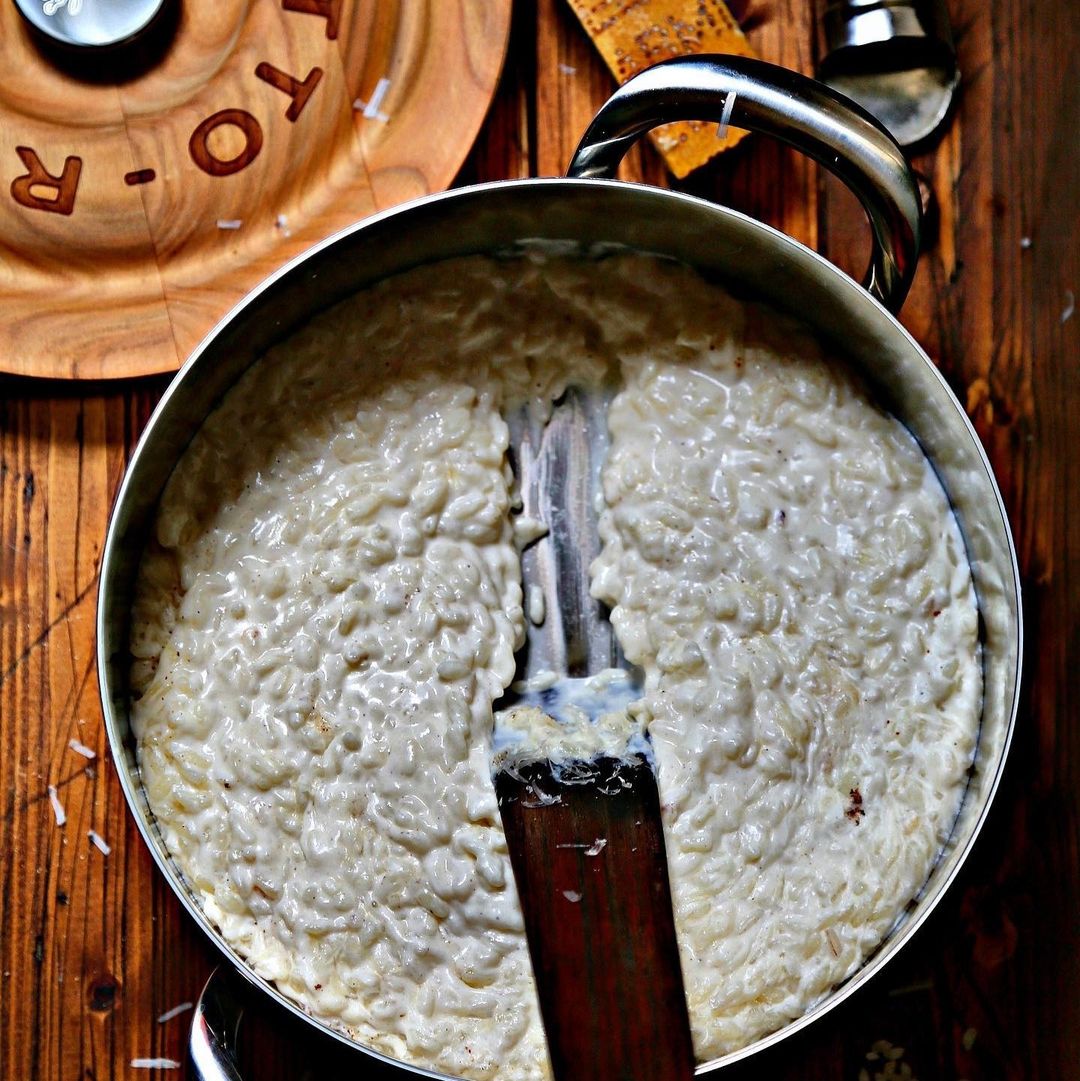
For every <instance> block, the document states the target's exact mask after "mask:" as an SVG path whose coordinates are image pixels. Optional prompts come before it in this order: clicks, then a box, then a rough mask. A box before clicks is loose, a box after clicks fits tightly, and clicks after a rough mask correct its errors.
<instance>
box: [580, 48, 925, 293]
mask: <svg viewBox="0 0 1080 1081" xmlns="http://www.w3.org/2000/svg"><path fill="white" fill-rule="evenodd" d="M673 120H711V121H714V122H715V123H717V124H720V125H721V126H724V125H727V124H730V125H731V126H732V127H736V128H746V129H747V130H748V131H759V132H763V133H765V134H767V135H772V136H774V137H775V138H777V139H780V140H782V141H783V142H785V143H788V144H789V145H791V146H793V147H795V148H796V149H797V150H801V151H802V152H803V153H805V154H807V155H809V156H810V157H812V158H813V159H814V160H815V161H817V162H819V163H820V164H821V165H823V166H824V167H825V168H826V169H828V170H829V171H830V172H832V173H835V174H836V176H838V177H839V178H840V179H841V180H842V181H843V182H844V183H845V184H847V186H848V187H849V188H850V189H851V190H852V192H854V193H855V195H856V197H857V198H858V200H859V202H860V203H862V205H863V209H864V210H865V211H866V216H867V217H868V218H869V219H870V229H871V232H872V234H873V249H872V251H871V255H870V266H869V268H868V269H867V272H866V276H865V278H864V279H863V284H864V285H865V286H866V288H867V290H869V292H870V293H871V294H872V295H873V296H875V297H876V298H877V299H878V300H880V301H881V303H882V304H884V305H885V307H886V308H888V309H889V311H892V312H896V311H899V310H900V305H901V304H903V302H904V298H905V297H906V296H907V293H908V289H909V288H910V287H911V279H912V278H913V277H914V274H915V264H916V261H917V259H918V254H919V223H920V204H919V190H918V185H917V184H916V182H915V178H914V176H913V175H912V172H911V169H910V167H909V166H908V163H907V160H906V159H905V158H904V155H903V153H902V152H901V151H900V148H899V147H898V146H897V145H896V143H895V142H894V141H893V139H892V137H891V136H890V135H889V133H888V132H887V131H886V130H885V129H884V128H883V127H882V126H881V125H880V124H879V123H878V122H877V121H876V120H875V119H874V118H873V117H872V116H870V114H869V113H867V112H865V111H864V110H863V109H862V108H861V107H859V106H858V105H855V104H854V103H853V102H851V101H850V100H848V99H847V98H844V97H841V95H839V94H837V93H836V92H835V91H833V90H830V89H829V88H828V87H825V86H822V84H821V83H817V82H814V80H813V79H808V78H806V76H804V75H799V74H798V73H797V72H794V71H787V70H786V69H784V68H778V67H776V66H775V65H773V64H766V63H764V62H763V61H761V60H754V59H751V58H750V57H745V56H678V57H675V58H674V59H672V60H666V61H664V62H663V63H661V64H656V65H654V66H653V67H651V68H647V69H646V70H645V71H643V72H641V73H640V74H639V75H636V76H635V77H634V78H633V79H630V80H629V81H628V82H626V83H624V84H623V85H622V86H621V87H619V89H618V90H616V91H615V93H614V94H612V95H611V97H610V98H608V100H607V102H605V104H604V105H602V106H601V108H600V111H599V112H598V113H597V114H596V117H595V119H594V120H593V122H592V123H591V124H590V125H589V128H588V130H587V131H586V132H585V134H584V136H582V139H581V144H580V145H579V146H578V148H577V151H576V152H575V154H574V158H573V160H572V161H571V162H570V168H569V169H568V170H567V175H568V176H573V177H614V176H615V173H616V170H617V169H618V165H619V162H620V161H622V159H623V157H624V156H625V154H626V152H627V151H628V150H629V149H630V147H631V146H633V144H634V143H635V142H636V141H637V140H638V139H640V138H641V136H642V135H644V134H645V133H646V132H647V131H649V130H650V129H651V128H655V127H656V126H657V125H659V124H666V123H670V122H671V121H673Z"/></svg>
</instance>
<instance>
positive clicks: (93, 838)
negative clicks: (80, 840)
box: [86, 830, 112, 856]
mask: <svg viewBox="0 0 1080 1081" xmlns="http://www.w3.org/2000/svg"><path fill="white" fill-rule="evenodd" d="M86 836H87V837H89V838H90V842H91V844H93V846H94V847H95V848H96V849H97V850H98V851H99V852H100V853H101V854H102V855H103V856H107V855H108V854H109V853H110V852H111V851H112V848H110V847H109V845H108V844H107V843H106V841H105V838H104V837H102V836H101V834H100V833H98V832H97V830H90V831H89V832H88V833H87V835H86Z"/></svg>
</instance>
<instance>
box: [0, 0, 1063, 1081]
mask: <svg viewBox="0 0 1080 1081" xmlns="http://www.w3.org/2000/svg"><path fill="white" fill-rule="evenodd" d="M821 3H822V0H818V6H819V7H820V6H821ZM950 6H951V10H952V17H953V23H954V26H955V29H956V31H957V38H958V50H959V57H960V66H961V69H962V71H963V75H964V83H963V91H962V97H961V101H960V106H959V110H958V114H957V116H956V119H955V120H954V122H953V123H952V124H951V126H950V128H949V130H948V132H947V134H946V135H945V137H944V139H943V141H942V142H941V143H940V145H939V146H938V147H937V149H936V150H935V151H934V152H933V153H930V154H928V155H926V156H925V157H923V158H921V159H919V161H918V163H917V164H918V165H919V167H920V168H921V169H922V170H923V171H924V172H925V173H926V174H927V175H928V176H929V177H930V179H931V182H932V185H933V188H934V191H935V192H936V195H937V198H938V201H939V205H940V227H939V230H938V235H937V238H936V240H935V241H934V242H933V244H932V246H931V248H930V250H929V251H928V252H927V253H926V254H925V256H924V257H923V260H922V265H921V267H920V269H919V274H918V278H917V280H916V284H915V288H914V291H913V293H912V296H911V299H910V300H909V301H908V303H907V306H906V308H905V309H904V313H903V318H904V321H905V323H906V324H907V326H908V327H909V328H910V329H911V331H912V332H913V333H914V335H915V336H916V338H918V339H919V340H920V342H922V344H923V345H924V346H925V348H926V349H927V351H928V352H929V353H930V355H931V356H932V357H933V358H934V359H935V360H937V361H938V362H939V363H940V365H941V367H942V370H943V371H944V372H945V374H946V375H947V377H948V378H949V380H950V381H951V383H952V385H953V387H954V388H955V389H956V391H957V393H958V395H959V397H960V399H961V401H965V402H966V403H967V407H968V410H969V412H970V414H971V416H972V418H973V420H974V422H975V424H976V427H977V428H978V430H979V433H980V435H981V436H982V439H983V441H984V442H985V444H986V446H987V449H988V451H989V453H990V456H991V458H992V459H993V462H994V466H995V469H996V470H997V475H998V477H999V479H1000V482H1001V486H1002V489H1003V492H1004V496H1005V501H1006V503H1007V504H1008V507H1009V510H1010V512H1011V516H1012V521H1013V526H1014V529H1015V531H1016V540H1017V545H1018V549H1019V553H1020V561H1021V566H1022V569H1023V574H1024V587H1025V602H1026V603H1025V607H1026V618H1027V656H1028V664H1027V672H1026V689H1025V695H1024V702H1023V706H1022V708H1021V712H1020V719H1019V723H1018V727H1017V732H1016V738H1015V740H1014V743H1013V751H1012V756H1011V760H1010V763H1009V768H1008V770H1007V774H1006V778H1005V783H1004V785H1003V787H1002V789H1001V791H1000V792H999V794H998V797H997V803H996V805H995V808H994V810H993V813H992V815H991V818H990V821H989V823H988V825H987V828H986V829H985V830H984V832H983V835H982V838H981V840H980V841H979V843H978V846H977V849H976V851H975V853H974V856H973V858H972V859H971V860H970V861H969V863H968V865H967V867H966V869H965V870H964V872H963V874H962V875H961V877H960V879H959V881H958V882H957V883H956V885H955V887H954V888H953V890H952V891H951V892H950V895H949V896H948V898H947V899H946V900H945V901H944V902H943V903H942V904H941V905H940V907H939V908H938V909H937V910H936V911H935V913H934V914H933V916H932V917H931V919H930V920H929V921H928V923H927V926H926V927H925V928H924V929H923V930H922V931H921V932H920V933H919V935H918V936H917V938H916V940H915V941H914V942H913V943H912V944H911V945H910V947H909V948H908V949H907V950H906V951H905V952H904V953H903V954H902V955H901V957H900V958H899V959H898V960H897V961H896V962H895V963H894V964H893V965H891V966H890V967H889V968H888V969H886V971H885V972H884V973H883V974H882V976H881V977H880V979H878V980H877V981H876V982H874V983H873V984H872V985H871V986H870V987H869V988H867V989H866V990H865V991H863V992H862V993H860V994H859V995H857V996H856V997H855V998H854V1000H853V1001H851V1002H849V1003H847V1004H845V1005H844V1006H843V1007H841V1008H840V1009H838V1010H836V1011H834V1012H833V1013H832V1014H831V1015H829V1016H828V1017H827V1018H825V1019H824V1020H822V1021H820V1022H818V1023H817V1024H816V1025H813V1026H811V1027H810V1029H809V1030H808V1031H807V1032H806V1033H805V1034H802V1035H800V1036H798V1037H796V1038H795V1039H792V1040H789V1041H786V1042H785V1043H784V1044H783V1045H782V1046H781V1048H780V1049H778V1050H777V1051H776V1052H775V1053H772V1054H770V1055H768V1056H766V1057H764V1058H762V1059H757V1060H755V1061H754V1064H753V1066H752V1067H746V1068H736V1069H732V1070H731V1071H730V1073H729V1074H727V1075H725V1076H730V1077H736V1078H737V1077H742V1076H745V1077H748V1078H749V1077H752V1076H753V1077H756V1076H769V1077H776V1078H800V1079H802V1078H806V1079H809V1078H822V1079H824V1078H829V1079H831V1081H840V1079H843V1081H857V1079H859V1078H862V1077H866V1078H867V1079H869V1081H872V1079H873V1078H874V1077H875V1076H876V1075H879V1074H882V1075H884V1076H886V1077H917V1078H919V1079H922V1081H926V1079H927V1078H941V1079H958V1078H968V1079H970V1081H982V1079H993V1078H1050V1079H1064V1078H1068V1077H1076V1076H1077V1074H1078V1072H1080V1051H1078V1049H1077V1046H1076V1040H1077V1038H1078V1037H1080V995H1078V992H1077V987H1078V985H1080V953H1078V945H1080V927H1078V911H1080V897H1078V890H1077V884H1078V881H1080V868H1078V859H1077V837H1078V833H1080V820H1078V810H1080V795H1078V793H1080V720H1078V717H1077V712H1076V699H1077V680H1076V672H1077V669H1078V668H1080V633H1078V632H1077V626H1076V624H1075V623H1074V621H1073V618H1072V612H1073V610H1074V608H1075V606H1076V602H1077V599H1078V598H1080V496H1078V495H1077V494H1076V493H1074V491H1073V487H1072V485H1070V473H1069V462H1070V459H1071V452H1070V451H1069V449H1068V448H1069V446H1070V445H1073V444H1074V443H1075V440H1076V426H1077V420H1078V418H1080V350H1078V336H1080V318H1077V317H1072V316H1071V313H1072V298H1073V294H1074V293H1075V292H1076V291H1078V290H1080V230H1078V228H1077V223H1078V217H1080V215H1078V211H1077V195H1078V192H1080V185H1078V179H1080V177H1078V172H1080V143H1078V125H1080V82H1078V81H1077V79H1076V77H1075V74H1073V75H1070V74H1069V71H1070V69H1072V70H1073V71H1074V72H1075V62H1076V56H1077V52H1078V50H1080V20H1078V17H1077V9H1076V6H1075V5H1074V4H1073V3H1072V0H1053V2H1050V0H1048V2H1046V3H1042V4H1039V5H1037V6H1035V5H1027V4H1020V3H1019V2H1017V0H953V2H952V3H951V5H950ZM812 7H813V5H812V4H806V3H804V2H803V0H769V2H768V3H765V2H758V0H754V2H752V3H751V4H749V5H747V4H745V3H744V4H741V5H740V8H741V9H742V10H741V12H740V14H741V15H742V17H743V18H744V19H745V20H746V22H747V25H748V26H749V27H751V28H752V29H751V32H752V36H753V40H754V42H755V44H756V45H757V47H758V49H759V51H760V53H761V55H762V56H763V57H764V58H766V59H768V60H772V61H776V62H778V63H782V64H786V65H788V66H790V67H795V68H799V69H802V70H804V71H810V70H811V69H812V67H813V61H814V49H813V46H812V44H811V43H812V41H813V28H814V25H815V23H814V18H813V14H812V13H811V12H809V11H808V10H807V9H808V8H812ZM610 89H611V82H610V79H609V77H608V75H607V73H606V70H605V69H604V68H603V67H602V65H601V64H600V63H599V61H598V59H597V58H596V56H595V55H594V52H593V50H592V47H591V45H590V44H589V42H588V41H587V39H586V38H585V37H584V35H583V34H582V32H581V30H580V28H579V27H578V25H577V24H576V22H575V21H574V19H573V17H572V16H571V15H570V14H569V10H568V9H567V8H566V7H565V6H564V4H563V2H562V0H518V2H517V6H516V10H515V17H514V28H513V34H512V41H511V51H510V56H509V59H508V62H507V65H506V71H505V75H504V78H503V81H502V85H501V88H500V91H499V94H498V98H497V101H496V104H495V106H494V109H493V111H492V113H491V116H490V118H489V119H488V122H487V123H486V125H485V128H484V130H483V133H482V135H481V138H480V140H479V142H478V144H477V146H476V147H475V149H474V151H473V153H472V155H471V158H470V159H469V162H468V165H467V166H466V168H465V169H464V171H463V173H462V176H461V178H460V179H461V182H462V183H466V182H470V181H474V180H489V179H496V178H502V177H517V176H528V175H533V174H542V175H546V174H557V173H559V172H560V171H561V170H562V168H563V167H564V166H565V163H566V162H567V160H568V158H569V156H570V153H571V151H572V149H573V146H574V144H575V142H576V139H577V136H578V134H579V133H580V132H581V131H582V130H583V128H584V126H585V124H586V122H587V121H588V120H589V118H590V117H591V115H592V113H593V111H594V109H595V108H596V106H597V105H598V104H599V103H600V102H601V101H602V100H603V99H604V97H605V96H606V95H607V94H608V93H609V91H610ZM627 175H628V176H630V177H631V178H635V179H641V178H644V179H646V180H648V181H650V182H653V183H665V182H666V180H665V176H664V173H663V170H662V168H661V166H660V165H659V164H658V162H657V160H656V159H655V157H654V156H653V155H652V153H651V151H649V152H647V153H646V152H641V153H637V154H635V155H634V156H633V157H632V159H631V161H630V163H629V166H628V173H627ZM682 186H683V187H684V188H685V189H686V190H689V191H693V192H696V193H699V194H704V195H707V196H709V197H711V198H716V199H719V200H723V201H726V202H728V203H730V204H731V205H733V206H736V207H738V208H740V209H743V210H746V211H748V212H749V213H751V214H754V215H757V216H759V217H761V218H762V219H764V220H766V221H768V222H770V223H772V224H774V225H776V226H779V227H780V228H782V229H784V230H786V231H787V232H789V233H791V234H792V235H793V236H795V237H797V238H799V239H800V240H802V241H805V242H806V243H808V244H810V245H811V246H815V247H817V248H819V249H820V250H822V251H824V252H826V253H827V254H828V255H829V256H830V257H832V258H833V259H835V260H836V261H837V262H839V263H840V264H841V265H842V266H844V267H845V268H850V269H854V270H861V264H862V260H863V259H864V258H865V250H866V243H867V240H866V229H865V227H864V225H863V224H862V222H861V220H860V216H859V214H858V212H857V210H856V208H855V206H854V203H853V200H852V199H851V198H850V196H848V195H847V194H846V193H844V192H841V191H839V190H838V189H837V188H836V186H835V185H834V184H833V183H832V182H825V183H823V182H822V178H821V176H820V174H819V172H818V170H817V169H816V168H815V167H814V166H812V165H811V164H808V163H807V162H806V161H804V160H801V159H800V158H798V157H797V156H796V155H794V154H793V153H790V152H788V151H786V150H783V149H780V148H778V147H777V146H773V145H769V144H768V143H766V142H765V141H764V140H761V139H753V140H747V142H746V143H744V144H743V146H742V147H740V148H739V149H738V150H736V151H734V152H732V153H730V154H728V155H726V156H724V157H722V158H721V159H720V160H719V161H717V162H716V163H714V164H713V165H712V166H710V167H707V168H706V169H705V170H703V171H701V172H699V173H698V174H697V175H695V176H692V177H691V178H690V179H689V180H688V181H687V182H685V183H684V184H683V185H682ZM164 387H165V380H163V379H155V380H150V381H146V382H142V383H138V384H131V383H126V384H123V385H89V386H88V385H81V386H77V385H75V386H73V385H67V384H49V383H40V382H29V381H26V382H21V381H16V380H12V379H7V380H5V381H3V382H0V438H2V444H0V450H2V458H0V537H2V542H3V544H2V548H0V605H2V623H0V717H2V724H0V852H2V853H3V856H2V861H3V862H2V889H0V1077H3V1078H5V1079H9V1081H105V1079H106V1078H115V1077H130V1076H136V1077H146V1076H147V1074H146V1073H145V1072H142V1071H133V1070H131V1069H130V1068H129V1065H128V1063H129V1061H130V1060H131V1059H132V1058H134V1057H137V1056H150V1055H166V1056H172V1057H174V1058H183V1049H184V1040H185V1035H186V1023H185V1021H186V1019H185V1018H178V1019H176V1020H173V1021H170V1022H167V1023H165V1024H161V1025H159V1024H157V1023H156V1018H157V1016H158V1015H159V1014H160V1013H162V1012H163V1011H165V1010H167V1009H168V1008H169V1007H171V1006H173V1005H175V1004H177V1003H179V1002H182V1001H184V1000H190V999H193V998H195V997H196V995H197V994H198V992H199V989H200V987H201V985H202V983H203V981H204V979H205V978H206V976H207V974H208V973H209V971H210V969H211V968H212V967H213V965H214V964H215V963H216V960H217V958H216V956H215V954H214V951H213V950H212V949H211V947H210V946H209V945H208V944H207V943H206V942H205V941H204V940H203V938H202V936H201V934H200V933H199V932H197V931H196V929H195V927H194V925H193V924H192V923H191V921H190V920H189V919H187V918H186V917H185V916H184V915H183V913H182V912H181V911H180V908H179V906H178V904H177V903H176V901H175V900H174V899H173V898H172V896H171V895H170V893H169V891H168V889H167V887H166V886H165V884H164V882H163V881H162V880H161V878H160V877H159V876H158V875H157V874H156V873H155V870H154V868H153V865H152V863H151V860H150V856H149V855H148V853H147V852H146V850H145V847H144V846H143V844H142V842H141V840H140V838H139V835H138V833H137V831H136V829H135V826H134V823H133V822H132V820H131V819H130V817H129V816H128V814H127V811H126V808H125V805H124V801H123V798H122V796H121V793H120V787H119V784H118V783H117V780H116V777H115V775H114V773H113V769H112V766H111V764H110V762H109V761H108V759H107V757H105V758H103V757H101V756H102V755H103V754H104V750H105V738H104V733H103V731H102V727H101V712H100V707H99V704H98V698H97V688H96V680H95V670H94V635H93V619H94V604H95V588H96V584H97V579H96V574H97V564H98V557H99V554H100V550H101V545H102V540H103V537H104V535H105V527H106V521H107V518H108V513H109V506H110V503H111V501H112V498H113V495H114V493H115V492H116V489H117V485H118V484H119V481H120V477H121V475H122V473H123V470H124V464H125V461H126V458H127V454H128V453H129V451H130V449H131V447H132V446H133V445H134V443H135V440H136V438H137V436H138V434H139V431H140V429H141V427H142V425H143V423H144V422H145V421H146V419H147V416H148V415H149V412H150V410H151V408H152V406H153V404H154V402H155V401H156V400H157V398H158V396H159V395H160V394H161V392H162V390H163V389H164ZM1072 476H1075V474H1072ZM1074 483H1075V482H1074ZM72 738H76V739H78V740H80V741H82V742H83V743H85V744H88V745H89V746H91V747H93V748H95V749H96V750H97V751H98V754H99V757H98V758H97V759H96V760H94V761H92V762H90V761H87V760H86V759H84V758H80V757H79V756H77V755H76V754H74V753H73V752H72V751H71V750H69V749H68V741H69V740H70V739H72ZM49 784H54V785H55V786H56V787H57V789H58V791H59V793H60V796H61V798H62V801H63V803H64V805H65V806H66V808H67V814H68V816H69V823H68V826H67V827H66V828H65V829H64V830H58V829H57V828H56V826H55V825H54V822H53V816H52V812H51V810H50V806H49V800H48V795H47V785H49ZM90 829H94V830H96V831H97V832H98V833H99V834H101V835H102V836H103V837H104V838H106V839H107V840H108V842H109V844H110V845H111V846H112V851H111V853H110V854H109V855H108V856H103V855H102V854H101V853H100V852H98V851H97V850H96V849H93V848H91V846H90V845H89V843H88V841H87V831H88V830H90ZM879 1041H887V1042H888V1045H889V1046H891V1047H892V1048H903V1053H902V1055H900V1056H899V1057H897V1058H896V1059H895V1064H894V1065H893V1066H891V1067H889V1071H890V1072H886V1062H887V1057H886V1056H885V1055H884V1054H881V1053H882V1052H884V1051H885V1050H886V1045H884V1044H881V1043H879ZM245 1045H246V1046H245V1056H246V1062H247V1075H248V1076H249V1077H251V1078H255V1079H258V1081H270V1079H275V1078H282V1079H284V1078H290V1079H297V1078H308V1077H310V1078H320V1079H321V1078H326V1077H337V1076H345V1075H353V1076H375V1075H377V1074H378V1073H379V1071H378V1070H377V1069H376V1068H375V1067H374V1066H372V1065H371V1064H370V1063H369V1062H368V1061H367V1060H366V1059H364V1058H360V1057H357V1056H354V1055H348V1054H344V1053H343V1052H342V1051H341V1050H340V1049H338V1048H337V1047H336V1046H335V1045H333V1044H332V1043H331V1042H330V1041H324V1040H321V1039H318V1038H316V1037H314V1036H313V1035H312V1034H311V1032H310V1031H309V1030H308V1029H307V1027H306V1026H301V1025H298V1024H297V1023H295V1022H293V1021H292V1020H291V1019H289V1018H288V1017H284V1016H280V1015H279V1012H278V1011H277V1010H272V1009H270V1008H267V1007H266V1006H264V1005H259V1006H257V1007H255V1008H253V1009H252V1011H251V1017H250V1023H249V1024H248V1025H247V1029H246V1036H245ZM875 1047H876V1048H877V1051H875V1050H874V1049H875ZM891 1053H892V1054H893V1055H894V1056H895V1051H893V1052H891ZM870 1054H880V1057H879V1058H877V1059H876V1060H875V1059H871V1058H869V1057H868V1055H870ZM905 1066H906V1067H907V1068H908V1069H909V1071H910V1072H906V1073H905V1072H904V1067H905ZM863 1071H865V1073H864V1072H863ZM164 1076H173V1077H177V1076H181V1073H180V1072H179V1071H176V1072H172V1073H169V1074H165V1075H164Z"/></svg>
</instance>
